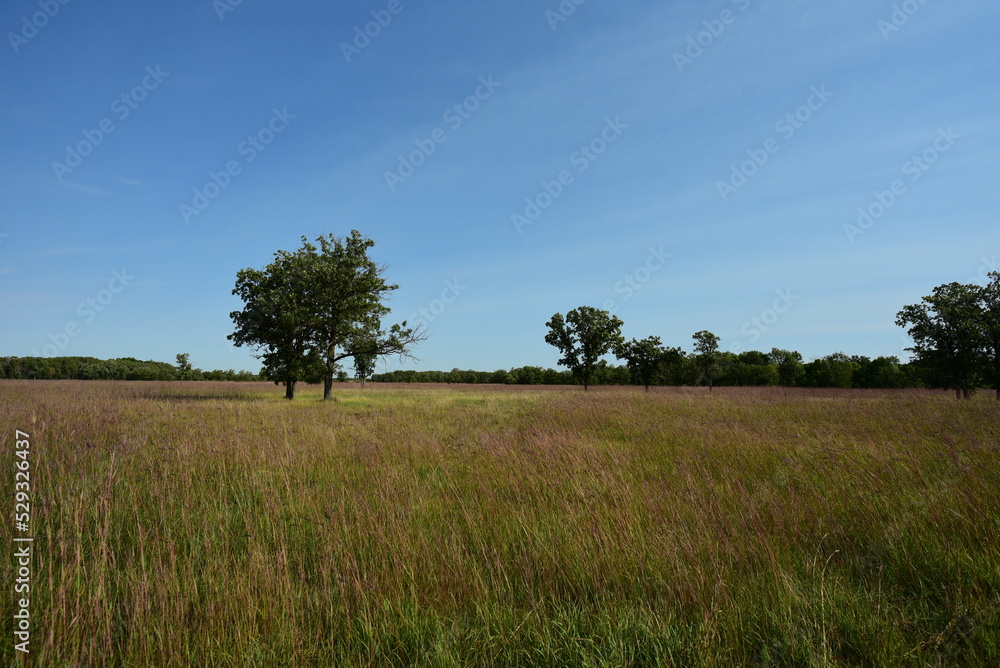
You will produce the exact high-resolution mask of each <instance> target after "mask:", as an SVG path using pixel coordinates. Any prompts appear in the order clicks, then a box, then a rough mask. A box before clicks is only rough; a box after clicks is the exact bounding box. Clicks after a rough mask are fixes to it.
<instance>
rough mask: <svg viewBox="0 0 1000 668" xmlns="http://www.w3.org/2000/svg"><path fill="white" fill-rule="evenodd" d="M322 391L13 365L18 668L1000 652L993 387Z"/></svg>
mask: <svg viewBox="0 0 1000 668" xmlns="http://www.w3.org/2000/svg"><path fill="white" fill-rule="evenodd" d="M321 391H322V390H321V389H320V388H311V387H310V388H306V387H302V388H301V389H300V392H299V398H298V399H297V400H296V401H294V402H287V401H285V400H284V399H283V398H282V391H281V389H280V388H276V387H275V386H273V385H271V384H264V383H260V384H248V383H208V382H198V383H183V382H174V383H138V382H137V383H125V382H118V383H112V382H97V381H91V382H86V381H0V433H2V434H3V442H4V444H5V447H4V449H3V453H4V454H3V461H4V466H5V468H6V470H7V471H9V472H10V471H12V469H13V468H14V465H15V457H14V441H15V436H14V434H15V429H19V430H22V431H24V432H27V433H29V434H30V437H31V438H30V441H31V454H30V462H31V473H32V476H31V494H32V502H33V508H32V515H33V516H32V524H31V526H32V533H33V536H34V538H35V542H34V549H35V555H34V561H33V564H32V576H31V577H32V581H31V597H30V599H31V614H32V635H31V655H30V663H31V664H32V665H39V666H41V665H45V666H62V665H81V666H97V665H130V666H188V665H200V666H223V665H240V666H286V665H288V666H605V665H607V666H665V665H669V666H771V665H774V666H839V665H844V666H847V665H866V666H934V665H942V666H944V665H948V666H952V665H967V666H982V665H997V664H998V663H1000V403H998V402H997V401H996V400H994V399H993V398H992V397H991V396H987V395H981V396H979V397H976V398H975V399H974V400H973V401H968V402H959V401H955V399H954V396H953V395H949V394H947V393H944V392H930V391H909V390H908V391H859V390H805V389H795V390H786V389H782V388H759V389H751V388H716V390H715V391H714V392H713V393H712V394H711V395H710V394H709V393H708V392H707V390H705V389H704V388H654V389H653V391H651V392H649V393H648V394H647V393H645V392H643V391H642V390H641V389H636V388H593V389H591V391H589V392H586V393H585V392H583V390H582V389H581V388H577V387H566V388H561V387H560V388H551V387H546V388H534V387H523V388H522V387H503V386H406V385H380V384H369V386H368V387H366V388H363V389H362V388H360V387H358V386H356V385H354V384H347V385H338V386H337V387H336V388H335V390H334V397H335V400H334V401H330V402H325V403H324V402H322V401H320V400H319V399H320V395H321ZM13 478H14V476H13V474H12V473H10V474H8V475H7V476H6V479H7V480H8V481H9V482H8V483H7V484H8V485H9V489H10V493H9V494H8V495H7V498H8V500H9V506H10V510H9V511H8V513H7V517H8V518H10V517H11V516H12V514H13V505H14V503H13V493H14V492H13V490H14V482H13ZM13 534H15V531H14V527H13V524H12V522H11V521H8V522H5V523H3V527H2V529H0V538H2V540H3V542H4V544H5V545H8V546H10V545H12V542H11V540H12V537H13ZM0 572H2V575H3V576H2V578H0V580H2V582H3V583H4V591H3V596H2V598H3V602H4V608H3V610H4V614H3V619H2V621H0V629H2V633H0V636H2V637H3V638H4V641H3V647H2V650H0V651H2V657H3V660H2V662H3V665H17V663H18V660H19V658H20V657H19V656H16V654H17V653H16V652H15V651H14V649H13V641H12V640H11V638H12V637H13V631H14V627H13V621H12V612H11V611H12V609H13V607H14V602H13V601H14V600H15V598H16V597H15V594H14V593H13V585H12V584H10V583H12V582H13V581H14V561H13V560H12V559H11V558H9V557H8V558H7V559H4V560H3V562H2V571H0Z"/></svg>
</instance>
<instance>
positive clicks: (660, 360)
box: [615, 336, 683, 392]
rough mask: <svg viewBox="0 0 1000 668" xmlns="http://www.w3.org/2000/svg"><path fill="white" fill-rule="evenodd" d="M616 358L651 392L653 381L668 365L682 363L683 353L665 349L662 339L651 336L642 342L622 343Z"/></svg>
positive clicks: (617, 349) (677, 350) (618, 347)
mask: <svg viewBox="0 0 1000 668" xmlns="http://www.w3.org/2000/svg"><path fill="white" fill-rule="evenodd" d="M615 357H617V358H618V359H621V360H625V365H626V366H627V367H628V369H629V371H631V372H632V375H633V377H634V378H636V379H637V380H638V382H640V383H642V384H643V385H644V386H645V387H646V391H647V392H649V386H650V385H651V384H652V382H653V379H654V378H656V376H657V375H658V374H659V373H660V372H661V371H662V370H663V368H664V367H665V366H666V365H667V364H676V363H678V362H680V360H681V358H682V357H683V353H682V352H681V349H680V348H664V347H663V344H662V343H661V342H660V337H658V336H650V337H647V338H645V339H643V340H642V341H638V340H636V339H632V340H631V341H629V342H628V343H621V344H620V345H618V346H617V347H616V349H615Z"/></svg>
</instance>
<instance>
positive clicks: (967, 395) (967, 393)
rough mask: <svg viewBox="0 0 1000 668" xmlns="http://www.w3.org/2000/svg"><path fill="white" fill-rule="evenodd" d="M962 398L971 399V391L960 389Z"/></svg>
mask: <svg viewBox="0 0 1000 668" xmlns="http://www.w3.org/2000/svg"><path fill="white" fill-rule="evenodd" d="M962 398H963V399H965V400H966V401H969V400H970V399H972V392H970V391H969V390H962Z"/></svg>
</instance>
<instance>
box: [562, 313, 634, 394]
mask: <svg viewBox="0 0 1000 668" xmlns="http://www.w3.org/2000/svg"><path fill="white" fill-rule="evenodd" d="M623 324H625V323H623V322H622V321H621V320H619V319H618V318H617V317H616V316H613V315H611V314H610V313H608V312H607V311H601V310H599V309H596V308H593V307H591V306H581V307H579V308H576V309H573V310H572V311H570V312H569V313H567V314H566V317H565V318H563V316H562V314H560V313H556V314H555V315H554V316H552V319H551V320H550V321H549V322H547V323H546V327H548V328H549V333H548V334H546V335H545V342H546V343H548V344H550V345H553V346H555V347H556V348H557V349H558V350H559V352H560V353H562V355H563V356H562V358H561V359H560V360H559V364H561V365H562V366H565V367H567V368H569V370H570V371H572V372H573V375H574V376H576V377H577V378H579V379H581V380H582V381H583V389H584V390H587V389H588V388H589V387H590V377H591V374H592V373H593V370H594V367H595V366H596V365H597V363H598V360H599V359H600V358H601V356H603V355H606V354H607V353H608V351H610V350H611V349H612V348H613V347H615V346H616V345H618V344H620V343H621V341H622V336H621V328H622V325H623Z"/></svg>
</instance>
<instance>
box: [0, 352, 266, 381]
mask: <svg viewBox="0 0 1000 668" xmlns="http://www.w3.org/2000/svg"><path fill="white" fill-rule="evenodd" d="M177 358H178V365H177V366H174V365H171V364H167V363H166V362H155V361H152V360H148V361H142V360H137V359H135V358H134V357H120V358H116V359H110V360H102V359H98V358H96V357H0V378H5V379H13V380H229V381H243V382H250V381H259V380H261V377H260V376H258V375H257V374H255V373H252V372H250V371H235V370H233V369H227V370H225V371H224V370H221V369H215V370H214V371H202V370H201V369H196V368H193V367H192V366H191V365H190V363H189V362H188V361H187V360H188V356H187V355H186V354H182V355H178V356H177ZM181 358H184V364H183V365H182V364H180V360H181Z"/></svg>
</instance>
